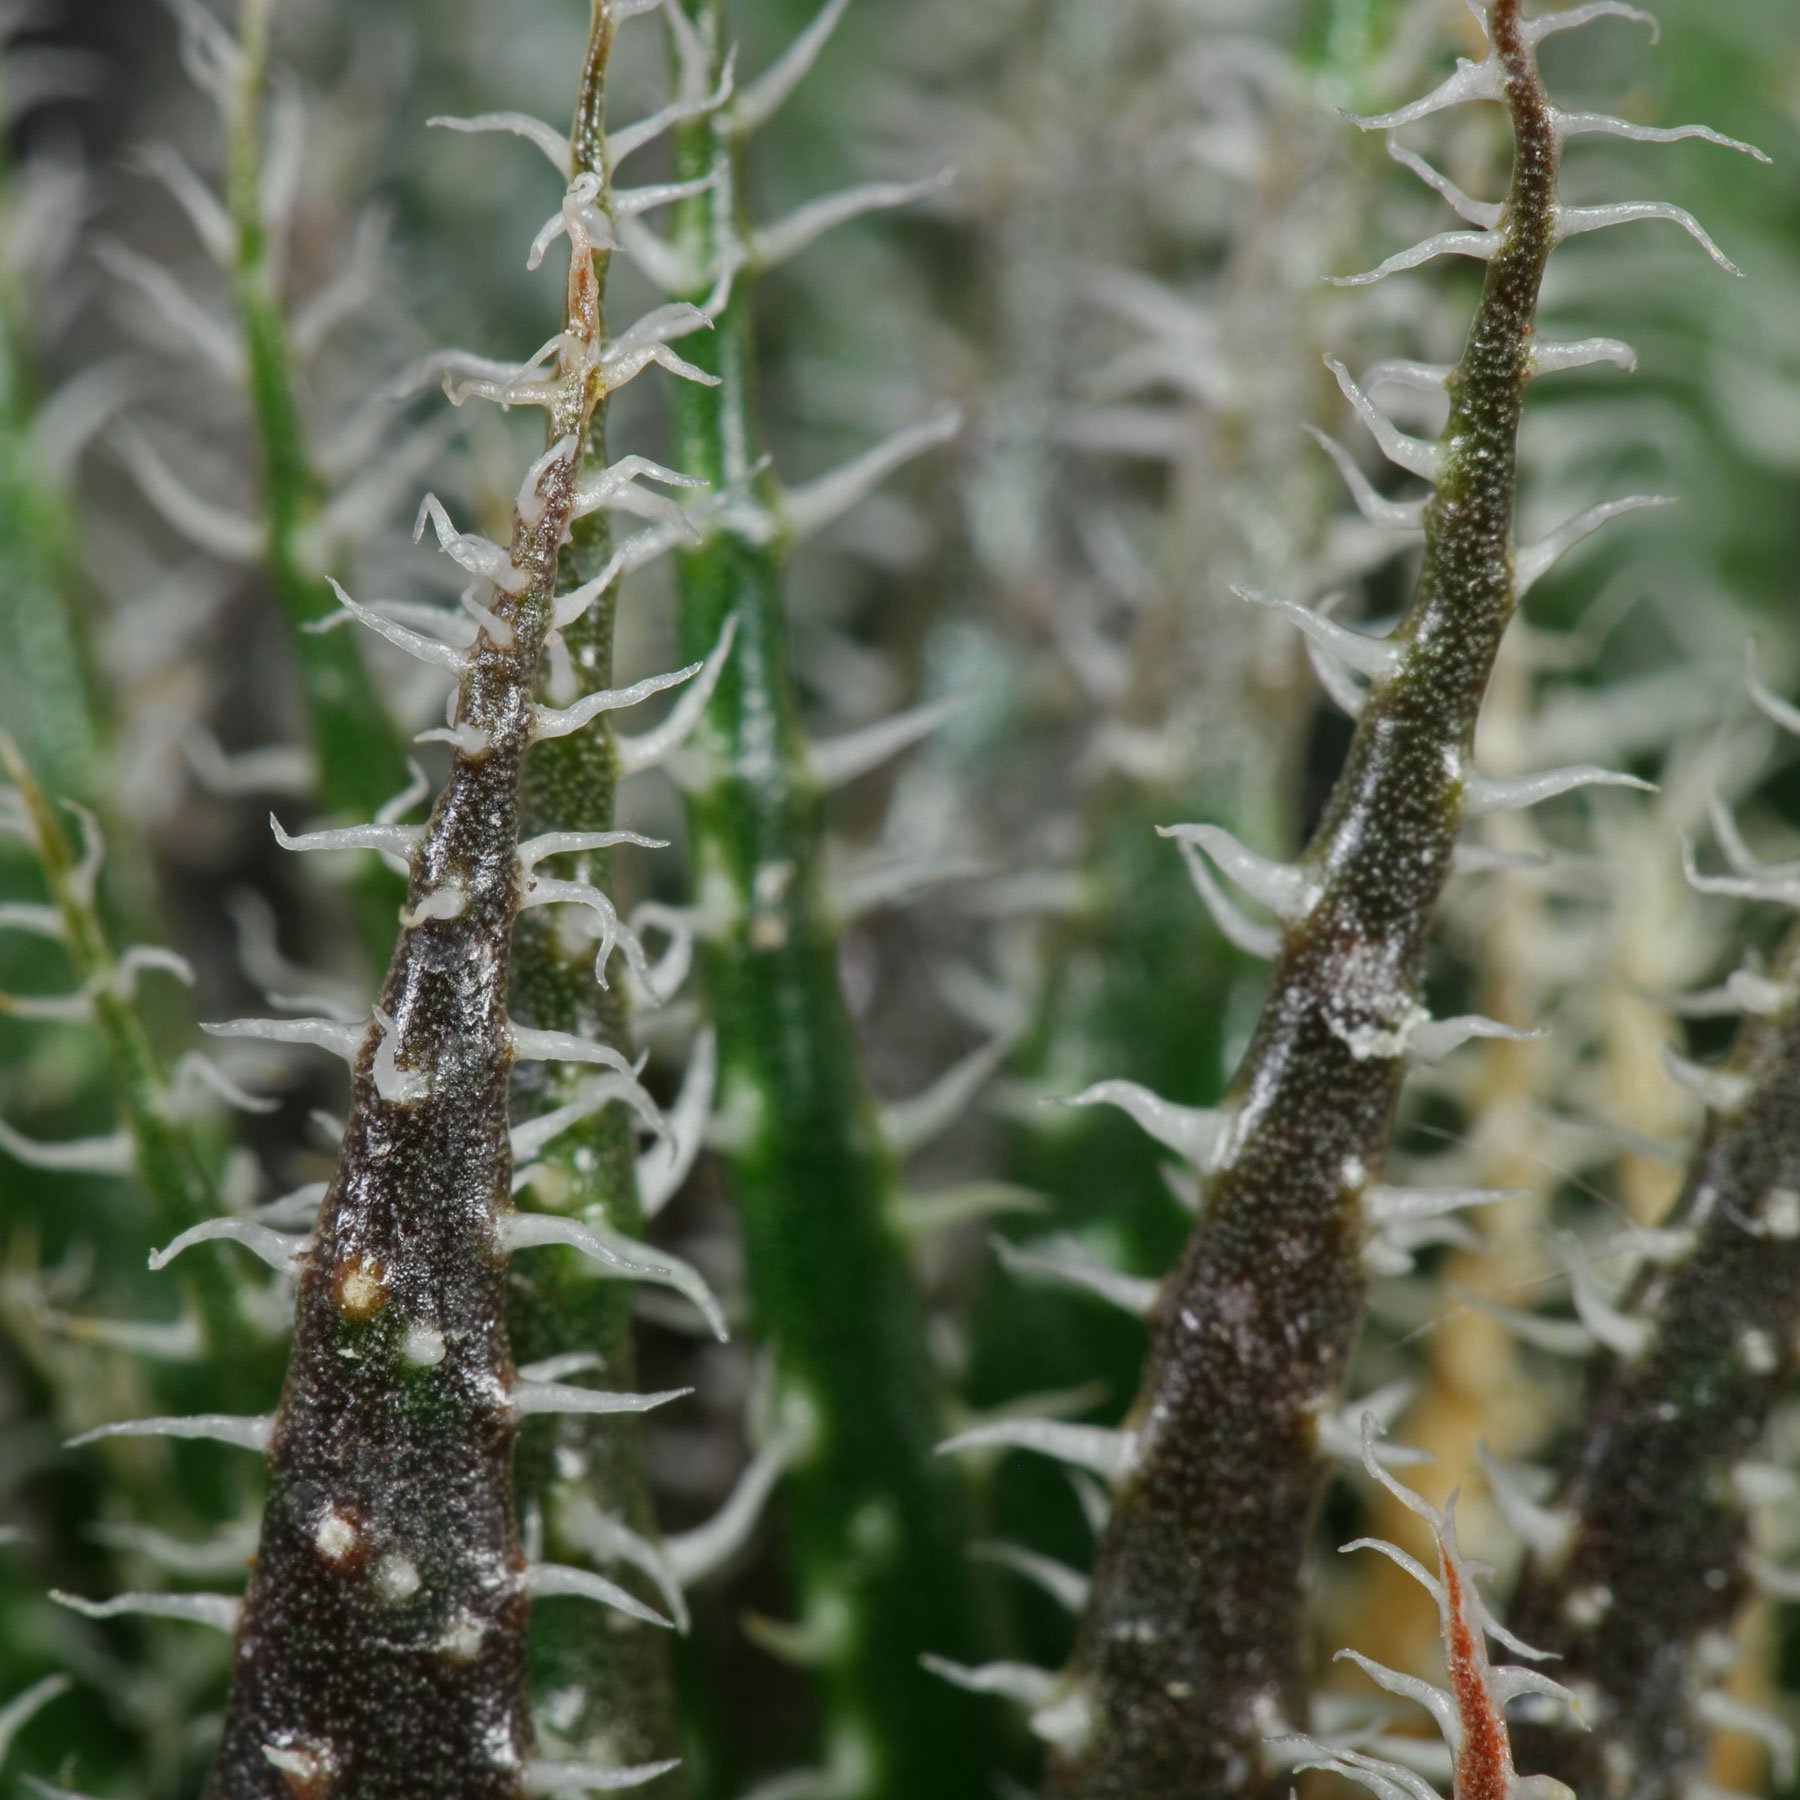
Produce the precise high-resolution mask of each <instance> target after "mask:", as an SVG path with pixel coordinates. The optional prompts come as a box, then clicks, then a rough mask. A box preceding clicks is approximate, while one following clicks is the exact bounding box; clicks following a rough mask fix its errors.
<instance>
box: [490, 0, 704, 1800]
mask: <svg viewBox="0 0 1800 1800" xmlns="http://www.w3.org/2000/svg"><path fill="white" fill-rule="evenodd" d="M594 11H595V17H594V27H593V31H592V34H591V36H590V39H589V49H588V59H587V63H586V66H585V68H584V70H583V81H582V88H581V99H580V103H579V104H578V106H577V109H576V116H575V127H574V130H573V132H572V133H571V136H570V174H571V176H575V175H580V174H582V173H584V172H592V173H594V174H597V175H598V176H600V177H601V180H602V190H601V191H602V195H603V196H604V195H606V194H608V193H609V192H610V170H609V169H608V167H607V164H606V139H605V120H606V69H607V61H608V53H609V51H610V47H611V42H612V35H613V30H614V26H613V24H612V22H611V21H610V19H609V18H608V8H607V5H606V0H597V3H596V5H595V9H594ZM607 262H608V258H607V256H606V255H605V254H601V255H598V256H596V258H595V273H596V282H597V288H598V292H599V294H600V296H601V298H602V300H603V299H604V295H605V287H606V275H607ZM605 461H606V444H605V402H604V400H602V402H601V403H600V405H599V406H598V407H597V408H596V409H595V414H594V420H593V423H592V426H591V427H590V430H589V433H588V447H587V462H586V466H587V468H588V470H589V471H590V472H597V471H598V470H599V469H600V468H601V467H602V466H604V464H605ZM611 550H612V534H611V532H610V530H609V529H608V526H607V522H606V515H605V514H604V513H591V514H589V515H588V516H587V517H586V518H584V519H581V520H579V521H577V523H576V525H575V528H574V532H573V535H572V539H571V542H570V544H569V546H568V548H567V549H566V550H565V552H564V554H563V568H562V578H561V579H562V585H563V587H564V588H565V589H568V588H573V587H579V586H581V585H583V584H584V583H586V582H588V581H590V580H592V579H593V578H594V577H595V576H596V575H598V574H599V573H600V571H601V570H602V569H603V568H604V567H605V565H606V562H607V559H608V557H609V555H610V554H611ZM617 591H618V590H617V587H616V586H615V587H613V588H612V589H610V590H609V591H608V592H606V593H605V594H603V595H601V596H600V598H599V599H598V600H596V601H595V602H594V604H593V605H592V606H591V607H589V608H588V610H587V612H586V613H584V614H583V615H582V617H581V618H580V619H578V620H577V621H576V622H575V623H574V624H573V625H571V626H569V627H567V628H566V629H565V631H564V633H563V643H564V647H565V649H566V651H567V653H568V660H569V663H570V665H571V667H572V668H573V670H574V672H575V688H576V694H575V696H571V695H568V694H559V695H558V696H556V699H557V700H558V702H559V703H561V704H568V703H569V701H570V699H571V698H572V697H579V695H581V694H590V693H596V692H598V691H600V690H602V689H605V688H610V687H611V686H612V685H613V635H614V622H615V613H616V604H617ZM617 787H618V757H617V752H616V749H615V747H614V741H613V733H612V728H611V723H610V720H609V718H608V716H607V715H606V714H605V713H602V714H601V715H600V716H599V717H598V718H597V719H595V720H594V721H593V722H592V723H591V724H589V725H588V726H586V727H585V728H584V729H583V730H581V731H578V732H575V733H573V734H571V735H570V736H568V737H562V738H552V739H549V740H546V741H545V742H543V743H539V744H536V745H534V746H533V747H532V749H531V751H530V753H529V754H528V755H527V757H526V760H525V771H524V786H523V794H522V820H523V827H522V828H523V830H524V832H525V834H526V835H527V836H535V835H537V834H538V833H541V832H551V831H575V832H596V833H600V832H608V831H611V830H612V829H613V818H614V810H615V800H616V796H617ZM611 860H612V859H611V856H610V854H609V853H608V852H607V851H605V850H594V851H589V852H585V853H582V854H580V855H576V856H571V857H570V858H569V859H568V872H569V875H570V878H571V879H573V880H576V881H581V882H587V883H589V884H591V885H593V886H594V887H596V888H598V889H599V890H600V891H602V892H605V893H609V894H610V893H611V892H612V891H613V884H612V870H611ZM511 1011H512V1016H513V1017H514V1018H515V1019H517V1020H518V1021H519V1022H520V1023H522V1024H526V1025H530V1026H532V1027H534V1028H536V1029H539V1030H545V1031H561V1032H567V1033H570V1034H571V1035H573V1036H576V1037H580V1038H584V1039H586V1040H587V1041H588V1042H590V1043H596V1044H604V1045H607V1046H609V1047H610V1048H612V1049H615V1050H618V1051H619V1052H621V1053H622V1054H624V1055H626V1056H629V1055H630V1054H631V1053H632V1033H631V1021H630V1016H629V1008H628V1003H627V999H626V995H625V992H624V988H623V985H622V984H621V983H619V982H617V981H615V982H614V983H613V985H612V986H610V987H607V988H602V987H600V986H599V985H598V983H597V982H596V981H595V979H594V966H593V956H592V953H591V949H584V948H582V947H581V946H579V945H571V943H570V942H569V940H568V937H567V935H566V934H562V933H559V932H558V930H557V929H556V927H555V925H554V924H553V923H552V921H551V919H550V916H549V914H548V913H547V912H545V911H541V910H540V911H537V912H531V913H527V914H525V915H524V916H523V917H522V918H521V920H520V922H519V927H518V931H517V933H516V936H515V940H514V946H513V998H512V1006H511ZM530 1072H531V1074H533V1075H534V1076H536V1077H537V1079H535V1080H533V1081H532V1082H531V1084H530V1086H529V1087H528V1088H527V1087H525V1086H524V1085H523V1084H521V1088H520V1092H519V1094H518V1097H517V1099H516V1101H515V1111H517V1112H519V1113H520V1114H521V1115H522V1116H531V1115H533V1114H541V1113H544V1112H548V1111H550V1110H552V1109H554V1108H556V1107H559V1106H562V1105H565V1104H566V1103H568V1102H569V1101H571V1100H573V1099H574V1098H575V1096H576V1094H577V1093H578V1092H579V1090H580V1089H581V1087H582V1086H583V1084H584V1083H585V1082H587V1081H589V1080H591V1079H592V1076H593V1069H592V1067H591V1066H584V1065H582V1064H579V1063H545V1064H541V1065H535V1066H533V1067H532V1068H531V1070H530ZM530 1197H531V1198H532V1199H533V1201H534V1202H535V1203H536V1204H537V1205H539V1206H542V1207H544V1208H546V1209H549V1210H553V1211H557V1212H560V1213H564V1214H566V1215H568V1216H571V1217H573V1218H576V1219H578V1220H580V1221H581V1223H582V1224H584V1225H586V1226H587V1227H589V1229H591V1230H594V1231H597V1232H604V1233H608V1234H610V1235H612V1236H615V1237H623V1238H627V1239H636V1238H637V1237H639V1236H640V1234H641V1233H642V1230H643V1224H644V1215H643V1207H642V1204H641V1203H640V1200H639V1196H638V1185H637V1129H636V1124H635V1121H634V1119H633V1117H632V1115H631V1113H630V1112H629V1110H628V1109H627V1108H626V1107H624V1106H623V1105H620V1104H617V1103H615V1104H613V1105H610V1106H606V1107H603V1108H601V1109H600V1110H599V1111H598V1112H594V1113H591V1114H589V1115H588V1117H587V1118H585V1119H583V1120H581V1121H579V1122H578V1123H577V1124H575V1125H573V1126H571V1127H570V1128H569V1129H568V1130H567V1131H565V1132H563V1133H562V1134H561V1135H560V1136H559V1137H557V1138H556V1139H555V1140H554V1141H553V1142H552V1144H551V1145H550V1147H549V1148H548V1149H547V1150H545V1152H544V1153H543V1154H542V1156H541V1157H540V1158H539V1159H538V1161H537V1164H536V1179H535V1180H534V1182H533V1184H532V1187H531V1190H530ZM512 1291H513V1319H514V1328H513V1349H514V1354H515V1356H516V1357H517V1359H518V1360H519V1361H520V1362H521V1363H527V1362H531V1361H534V1360H536V1359H538V1358H540V1357H547V1356H551V1355H554V1354H556V1353H557V1352H559V1351H564V1350H567V1349H569V1348H570V1347H571V1346H580V1347H581V1348H582V1349H584V1350H590V1351H593V1352H594V1353H595V1354H597V1355H598V1356H599V1357H600V1359H601V1361H602V1363H603V1365H604V1367H605V1371H606V1379H607V1383H608V1385H609V1386H610V1387H612V1388H614V1389H619V1390H627V1389H633V1388H635V1387H636V1386H637V1368H636V1362H637V1356H636V1346H635V1342H634V1336H633V1324H632V1318H633V1297H632V1289H631V1287H630V1286H629V1285H628V1284H626V1283H623V1282H618V1281H608V1280H603V1279H600V1278H599V1277H598V1274H597V1271H596V1270H595V1268H594V1266H593V1264H592V1263H591V1262H590V1261H588V1260H587V1259H586V1258H584V1257H581V1256H579V1255H577V1254H576V1253H575V1252H573V1251H546V1252H544V1253H543V1254H542V1255H541V1256H540V1257H539V1258H538V1259H537V1260H536V1261H535V1262H534V1263H533V1265H532V1267H531V1269H530V1270H529V1271H528V1272H527V1271H520V1270H515V1271H514V1274H513V1282H512ZM517 1466H518V1482H519V1503H520V1508H521V1511H522V1512H523V1513H524V1514H525V1515H526V1516H531V1515H533V1514H535V1516H536V1517H538V1518H539V1519H541V1520H542V1522H543V1530H544V1547H545V1548H544V1553H545V1555H546V1557H547V1558H548V1559H549V1560H551V1561H552V1562H558V1563H585V1562H593V1561H595V1560H596V1549H595V1545H594V1538H593V1533H592V1531H591V1529H589V1530H584V1529H583V1527H584V1523H585V1522H586V1521H590V1520H592V1519H594V1518H597V1517H606V1518H609V1519H613V1520H617V1521H618V1522H619V1523H621V1524H623V1525H625V1526H626V1527H627V1528H628V1529H629V1530H631V1531H632V1532H634V1533H636V1534H637V1536H638V1537H639V1538H642V1539H645V1540H648V1541H651V1542H654V1540H655V1537H656V1531H657V1526H656V1515H655V1509H654V1506H653V1504H652V1499H651V1493H650V1484H649V1479H648V1474H647V1471H646V1469H645V1466H644V1458H643V1447H642V1429H641V1426H640V1424H639V1421H638V1420H637V1418H636V1417H635V1416H634V1415H632V1414H629V1413H621V1414H618V1415H616V1416H614V1417H610V1418H600V1417H594V1416H591V1415H589V1416H583V1415H571V1416H567V1417H562V1418H542V1419H534V1420H531V1421H528V1422H527V1424H526V1425H525V1427H524V1429H523V1430H522V1431H521V1433H520V1437H519V1450H518V1465H517ZM608 1574H609V1575H610V1576H611V1577H612V1578H613V1579H614V1580H617V1581H619V1582H620V1583H621V1584H622V1585H623V1586H625V1587H626V1588H628V1589H629V1590H630V1591H631V1592H632V1593H634V1594H635V1595H636V1596H637V1597H638V1598H639V1599H640V1600H643V1601H644V1602H645V1603H647V1604H649V1605H652V1606H657V1607H661V1606H663V1605H664V1604H666V1602H665V1601H664V1598H663V1596H662V1595H661V1593H660V1592H659V1591H658V1588H657V1586H656V1584H655V1583H654V1582H653V1581H652V1580H650V1579H649V1578H648V1577H647V1576H646V1575H645V1574H644V1573H643V1572H642V1571H641V1570H638V1569H636V1568H633V1567H631V1566H629V1565H627V1564H616V1565H615V1566H613V1567H611V1568H609V1569H608ZM531 1676H532V1686H533V1691H534V1692H535V1693H536V1694H537V1695H539V1696H540V1698H544V1697H548V1696H551V1695H555V1696H559V1697H560V1704H559V1708H558V1720H557V1724H558V1731H559V1734H560V1735H561V1737H562V1738H563V1739H564V1741H565V1742H567V1743H568V1744H569V1745H570V1746H571V1747H572V1748H573V1749H574V1750H576V1751H577V1752H578V1753H580V1754H581V1755H584V1756H586V1757H589V1758H590V1759H598V1758H599V1757H601V1756H602V1755H604V1756H605V1758H606V1759H607V1760H609V1761H613V1762H616V1763H619V1764H622V1765H626V1766H629V1765H633V1764H643V1763H649V1762H654V1761H660V1760H664V1759H666V1758H668V1757H669V1756H670V1755H671V1754H672V1753H673V1748H674V1745H675V1742H676V1725H675V1697H674V1670H673V1660H672V1657H671V1654H670V1643H669V1636H668V1634H667V1633H666V1632H663V1631H660V1630H658V1629H656V1628H655V1627H654V1626H650V1625H647V1624H645V1623H643V1622H642V1621H641V1620H635V1619H630V1618H626V1617H623V1616H620V1615H616V1614H607V1613H603V1612H601V1611H600V1610H599V1609H598V1608H595V1607H573V1606H565V1607H559V1608H554V1609H552V1610H550V1611H549V1612H547V1613H545V1614H544V1615H542V1616H540V1617H539V1618H538V1619H537V1620H536V1621H534V1624H533V1627H532V1640H531ZM679 1789H680V1778H679V1776H677V1775H675V1774H673V1773H672V1774H669V1775H666V1776H664V1777H662V1778H661V1779H660V1780H659V1781H657V1782H655V1783H653V1784H652V1785H651V1786H650V1787H649V1788H647V1789H645V1790H644V1791H645V1792H646V1793H648V1794H652V1795H659V1796H667V1795H673V1794H676V1793H678V1792H679Z"/></svg>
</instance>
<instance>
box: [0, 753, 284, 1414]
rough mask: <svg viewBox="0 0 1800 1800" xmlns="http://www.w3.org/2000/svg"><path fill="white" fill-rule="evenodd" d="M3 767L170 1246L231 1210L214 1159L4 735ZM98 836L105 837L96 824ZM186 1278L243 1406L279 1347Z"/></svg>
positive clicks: (219, 1280)
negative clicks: (180, 1108)
mask: <svg viewBox="0 0 1800 1800" xmlns="http://www.w3.org/2000/svg"><path fill="white" fill-rule="evenodd" d="M0 767H3V768H4V769H5V771H6V773H7V775H8V777H9V778H10V779H11V780H12V782H13V785H14V786H15V787H16V788H17V789H18V791H19V793H20V794H21V795H22V796H23V799H24V803H25V809H26V817H27V821H28V824H29V829H30V832H31V837H32V843H33V846H34V848H35V850H36V852H37V857H38V861H39V863H40V865H41V867H42V869H43V874H44V880H45V883H46V885H47V886H48V888H49V891H50V898H51V902H52V904H53V905H54V906H55V908H56V912H57V916H58V918H59V920H60V921H61V927H62V939H63V943H64V945H65V947H66V949H67V951H68V957H69V963H70V967H71V969H72V971H73V973H74V977H75V985H76V988H77V990H78V991H79V992H82V993H84V994H86V995H87V996H88V1001H89V1004H90V1006H91V1007H92V1016H93V1023H94V1025H95V1027H96V1029H97V1030H98V1032H99V1035H100V1040H101V1042H102V1044H103V1045H104V1047H105V1051H106V1059H107V1064H108V1067H109V1069H110V1071H111V1075H112V1090H113V1097H114V1101H115V1104H116V1105H117V1107H118V1111H119V1115H120V1117H121V1119H122V1120H123V1122H124V1125H125V1128H126V1130H127V1131H128V1133H129V1134H130V1138H131V1148H132V1164H133V1167H134V1169H135V1171H136V1173H137V1177H138V1180H139V1181H140V1182H141V1184H142V1186H143V1189H144V1192H145V1193H146V1195H147V1196H148V1197H149V1201H150V1207H151V1212H152V1216H153V1217H154V1219H155V1221H156V1228H157V1230H158V1232H159V1233H160V1234H161V1235H162V1236H163V1238H164V1240H165V1241H167V1240H168V1239H170V1238H173V1237H175V1236H176V1235H177V1234H178V1233H180V1232H183V1231H186V1230H187V1229H188V1228H189V1227H190V1226H193V1225H198V1224H200V1223H201V1222H202V1221H203V1220H207V1219H216V1218H218V1217H220V1216H221V1214H223V1212H224V1210H225V1208H224V1205H223V1203H222V1202H221V1200H220V1198H219V1193H218V1189H217V1187H216V1186H215V1184H214V1181H213V1176H212V1171H211V1168H210V1165H209V1163H208V1159H207V1157H206V1155H205V1154H204V1152H203V1151H202V1150H201V1148H200V1147H199V1145H198V1144H197V1143H196V1142H195V1139H194V1137H193V1135H192V1133H191V1131H190V1130H189V1128H188V1127H187V1126H186V1125H185V1124H184V1123H182V1122H181V1121H180V1120H179V1119H178V1118H177V1117H176V1116H175V1113H174V1110H173V1106H172V1101H173V1098H174V1096H173V1094H172V1092H171V1089H170V1086H169V1081H168V1077H167V1075H166V1074H165V1072H164V1070H163V1068H162V1064H161V1062H160V1060H159V1058H158V1057H157V1055H156V1052H155V1050H154V1049H153V1048H152V1046H151V1043H150V1039H149V1036H148V1034H147V1033H146V1031H145V1029H144V1025H143V1021H142V1020H141V1019H140V1017H139V1016H138V1011H137V1007H136V1005H135V1004H134V1003H133V1001H132V999H131V996H130V993H129V990H128V989H127V988H126V987H124V986H123V985H122V984H121V981H120V976H119V965H118V961H117V959H116V957H115V956H114V955H113V951H112V946H111V945H110V944H109V943H108V941H107V937H106V931H105V927H104V926H103V925H102V924H101V921H100V914H99V909H98V905H97V902H96V899H95V896H94V893H93V891H92V880H91V877H90V875H89V873H88V872H87V871H86V870H84V868H83V866H82V862H81V859H80V858H79V857H78V856H77V854H76V851H75V849H74V846H73V845H72V844H71V843H70V842H69V838H68V834H67V832H65V831H64V829H63V825H62V820H61V818H60V817H59V816H58V814H57V811H56V808H55V806H54V805H53V804H52V803H51V801H50V799H49V797H48V796H47V795H46V794H45V793H44V791H43V789H42V788H41V787H40V786H39V785H38V783H37V781H36V780H35V779H34V778H33V776H32V773H31V770H30V769H29V768H28V767H27V766H26V764H25V760H24V758H23V756H22V755H21V754H20V752H19V749H18V746H17V745H16V744H14V743H13V741H12V739H11V738H9V737H8V736H6V734H5V733H4V732H0ZM88 828H89V829H90V830H94V829H96V827H94V826H93V825H92V824H91V823H90V824H89V827H88ZM181 1277H182V1281H183V1283H184V1285H185V1287H186V1290H187V1294H188V1299H189V1302H190V1304H191V1305H192V1307H193V1309H194V1312H195V1315H196V1318H197V1320H198V1323H199V1326H200V1331H201V1335H202V1339H203V1342H204V1344H205V1347H206V1351H207V1355H208V1357H209V1359H210V1361H211V1364H212V1366H213V1368H214V1369H215V1370H216V1371H217V1373H218V1379H219V1382H220V1384H221V1388H222V1390H223V1391H224V1393H225V1394H226V1395H227V1397H229V1398H231V1399H232V1400H233V1401H234V1402H235V1401H236V1400H238V1399H242V1398H245V1397H247V1396H248V1395H250V1394H253V1393H255V1392H257V1391H258V1390H261V1389H263V1388H264V1386H265V1383H264V1379H263V1378H264V1377H266V1375H267V1372H268V1368H267V1365H268V1361H269V1355H268V1351H269V1346H268V1343H267V1341H266V1340H265V1339H263V1338H261V1337H260V1336H259V1335H258V1334H257V1333H256V1332H255V1331H254V1330H253V1329H252V1327H251V1326H250V1323H249V1321H248V1320H247V1319H246V1317H245V1315H244V1311H243V1308H242V1304H241V1302H242V1300H243V1297H244V1294H245V1291H246V1290H245V1289H244V1288H243V1287H242V1285H241V1284H240V1283H239V1282H237V1281H236V1280H235V1279H234V1278H233V1274H232V1272H231V1270H230V1269H229V1268H228V1266H227V1265H226V1264H225V1263H223V1262H222V1261H220V1260H219V1259H217V1258H214V1257H211V1256H206V1255H189V1256H186V1257H183V1258H182V1259H181Z"/></svg>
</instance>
